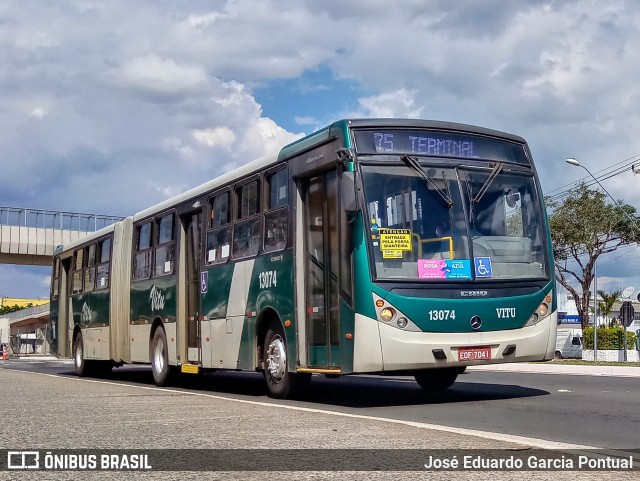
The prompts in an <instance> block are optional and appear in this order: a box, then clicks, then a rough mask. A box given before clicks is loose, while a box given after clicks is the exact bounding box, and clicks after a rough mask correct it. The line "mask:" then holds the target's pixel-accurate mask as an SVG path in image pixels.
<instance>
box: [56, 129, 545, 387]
mask: <svg viewBox="0 0 640 481" xmlns="http://www.w3.org/2000/svg"><path fill="white" fill-rule="evenodd" d="M167 175H170V172H168V173H167ZM51 324H52V325H51V329H50V332H51V345H52V349H53V350H54V351H55V352H57V354H58V355H59V356H66V357H72V358H73V362H74V365H75V370H76V372H77V374H78V375H80V376H85V375H94V374H104V373H108V372H109V371H110V370H111V369H112V367H114V366H121V365H123V364H130V363H144V364H150V365H151V371H152V373H153V379H154V382H155V384H156V385H158V386H162V385H165V384H166V383H168V382H170V381H171V379H172V378H173V377H174V376H176V375H178V374H179V373H187V374H188V373H192V374H193V373H200V372H206V371H213V370H219V369H224V370H247V371H260V372H263V373H264V378H265V381H266V385H267V388H268V393H269V395H270V396H272V397H275V398H287V397H291V396H295V395H297V394H300V393H303V392H305V390H306V389H308V386H309V382H310V380H311V378H312V375H314V374H316V375H327V376H329V377H334V376H342V375H350V374H359V373H367V374H383V375H384V374H386V375H402V376H413V377H415V380H416V381H417V383H418V384H419V385H420V386H421V387H422V388H424V389H426V390H442V389H446V388H448V387H450V386H451V385H452V384H453V383H454V382H455V380H456V378H457V376H458V375H459V374H460V373H461V372H463V371H464V369H465V368H466V367H467V366H473V365H481V364H491V363H509V362H525V361H543V360H550V359H552V358H553V357H554V353H555V349H556V346H555V341H556V325H557V302H556V291H555V286H554V267H553V255H552V247H551V238H550V235H549V229H548V224H547V217H546V212H545V207H544V202H543V197H542V193H541V189H540V183H539V181H538V177H537V175H536V170H535V166H534V162H533V160H532V157H531V153H530V151H529V148H528V146H527V143H526V142H525V140H524V139H523V138H521V137H519V136H516V135H512V134H508V133H505V132H500V131H496V130H490V129H487V128H481V127H475V126H471V125H464V124H458V123H450V122H441V121H428V120H407V119H353V120H340V121H336V122H334V123H332V124H331V125H329V126H327V127H325V128H323V129H321V130H319V131H317V132H315V133H313V134H310V135H308V136H306V137H304V138H302V139H300V140H298V141H296V142H293V143H291V144H289V145H287V146H285V147H283V148H282V149H281V150H280V151H279V152H277V153H276V154H273V155H268V156H265V157H262V158H260V159H258V160H255V161H253V162H251V163H248V164H245V165H244V166H242V167H240V168H238V169H236V170H234V171H232V172H229V173H225V174H223V175H220V176H219V177H216V178H214V179H213V180H209V181H208V182H206V183H204V184H202V185H201V186H199V187H196V188H193V189H191V190H189V191H187V192H184V193H183V194H181V195H178V196H176V197H174V198H172V199H169V200H166V201H164V202H161V203H159V204H157V205H155V206H153V207H150V208H148V209H146V210H143V211H141V212H138V213H136V214H134V215H133V216H130V217H127V218H125V219H124V220H122V221H120V222H117V223H115V224H113V225H111V226H108V227H105V228H103V229H101V230H99V231H97V232H95V233H92V234H90V235H88V236H87V237H85V238H83V239H80V240H78V241H74V242H71V243H69V244H68V245H65V246H60V247H58V248H57V250H56V251H55V254H54V257H53V271H52V287H51Z"/></svg>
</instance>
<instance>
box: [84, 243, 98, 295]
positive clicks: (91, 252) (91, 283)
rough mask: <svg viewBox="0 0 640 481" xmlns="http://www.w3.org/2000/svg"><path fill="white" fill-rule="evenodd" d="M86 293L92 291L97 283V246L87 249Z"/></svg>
mask: <svg viewBox="0 0 640 481" xmlns="http://www.w3.org/2000/svg"><path fill="white" fill-rule="evenodd" d="M85 264H86V267H85V269H84V292H89V291H92V290H93V289H94V287H95V282H96V244H91V245H90V246H89V247H85Z"/></svg>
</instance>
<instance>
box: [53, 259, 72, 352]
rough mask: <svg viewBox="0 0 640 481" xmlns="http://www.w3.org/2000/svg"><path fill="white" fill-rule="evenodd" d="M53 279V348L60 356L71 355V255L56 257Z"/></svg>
mask: <svg viewBox="0 0 640 481" xmlns="http://www.w3.org/2000/svg"><path fill="white" fill-rule="evenodd" d="M55 262H56V263H57V265H56V267H55V268H54V276H53V279H52V283H53V284H54V285H53V286H52V289H53V294H54V295H53V296H52V297H53V298H54V299H55V300H53V302H52V303H51V309H50V316H51V327H50V329H51V332H50V333H49V336H50V339H51V340H50V342H51V350H52V352H54V353H55V354H57V355H58V356H60V357H69V356H71V341H72V340H73V339H72V335H73V327H74V323H73V310H72V309H71V296H70V293H71V282H72V278H71V257H67V258H66V259H60V258H59V257H58V258H56V260H55Z"/></svg>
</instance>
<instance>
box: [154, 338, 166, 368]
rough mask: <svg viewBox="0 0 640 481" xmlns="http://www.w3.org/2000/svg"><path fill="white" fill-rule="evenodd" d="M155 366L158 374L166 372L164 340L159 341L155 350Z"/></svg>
mask: <svg viewBox="0 0 640 481" xmlns="http://www.w3.org/2000/svg"><path fill="white" fill-rule="evenodd" d="M153 365H154V367H155V369H156V372H157V373H161V372H162V371H163V370H164V341H163V340H162V339H158V342H156V346H155V349H154V350H153Z"/></svg>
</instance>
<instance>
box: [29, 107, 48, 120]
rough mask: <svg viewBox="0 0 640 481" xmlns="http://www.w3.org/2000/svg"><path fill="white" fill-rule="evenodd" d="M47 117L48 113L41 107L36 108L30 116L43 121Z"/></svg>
mask: <svg viewBox="0 0 640 481" xmlns="http://www.w3.org/2000/svg"><path fill="white" fill-rule="evenodd" d="M45 115H46V112H45V111H44V109H41V108H40V107H36V108H35V109H33V110H32V111H31V113H30V114H29V117H33V118H34V119H42V118H44V116H45Z"/></svg>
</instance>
